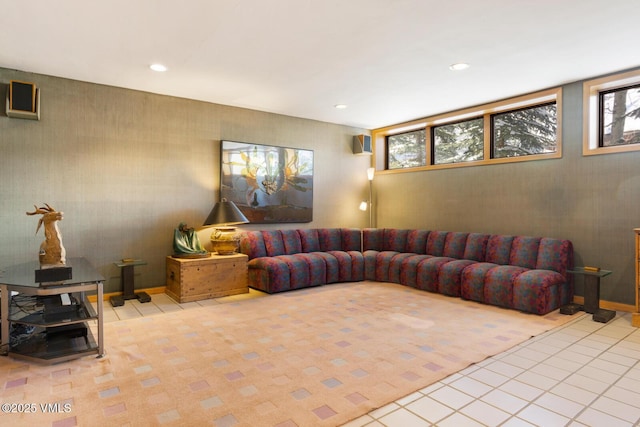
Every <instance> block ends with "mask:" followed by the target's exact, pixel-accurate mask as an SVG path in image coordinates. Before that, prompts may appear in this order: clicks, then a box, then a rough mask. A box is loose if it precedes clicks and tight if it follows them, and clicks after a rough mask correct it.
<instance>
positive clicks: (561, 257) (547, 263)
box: [535, 237, 573, 278]
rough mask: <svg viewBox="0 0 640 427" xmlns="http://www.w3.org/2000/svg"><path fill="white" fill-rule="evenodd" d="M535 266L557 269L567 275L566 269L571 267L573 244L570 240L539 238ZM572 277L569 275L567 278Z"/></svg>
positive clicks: (544, 268) (542, 268) (543, 268)
mask: <svg viewBox="0 0 640 427" xmlns="http://www.w3.org/2000/svg"><path fill="white" fill-rule="evenodd" d="M535 268H537V269H540V270H553V271H557V272H558V273H560V274H562V275H563V276H565V277H567V270H570V269H571V268H573V244H572V243H571V241H569V240H560V239H552V238H549V237H543V238H542V239H540V247H539V248H538V258H537V260H536V266H535ZM572 277H573V275H569V277H568V278H572Z"/></svg>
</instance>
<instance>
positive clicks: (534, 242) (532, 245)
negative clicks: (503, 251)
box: [509, 236, 540, 268]
mask: <svg viewBox="0 0 640 427" xmlns="http://www.w3.org/2000/svg"><path fill="white" fill-rule="evenodd" d="M539 246H540V237H529V236H516V237H515V238H514V239H513V242H512V243H511V253H510V254H509V265H516V266H518V267H524V268H536V262H537V260H538V247H539Z"/></svg>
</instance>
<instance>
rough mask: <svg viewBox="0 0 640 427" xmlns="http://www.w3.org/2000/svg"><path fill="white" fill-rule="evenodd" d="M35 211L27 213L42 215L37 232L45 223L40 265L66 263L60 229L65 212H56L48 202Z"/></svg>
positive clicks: (45, 266)
mask: <svg viewBox="0 0 640 427" xmlns="http://www.w3.org/2000/svg"><path fill="white" fill-rule="evenodd" d="M33 207H34V208H36V210H35V211H33V212H27V215H42V217H41V218H40V221H38V228H36V234H38V231H39V230H40V227H41V226H42V224H44V238H45V241H44V242H42V244H41V245H40V254H39V258H40V267H42V268H47V267H49V268H51V267H60V266H63V265H65V264H66V262H67V259H66V251H65V249H64V246H62V235H61V234H60V230H59V229H58V221H61V220H62V216H63V212H56V210H55V209H54V208H52V207H51V206H49V205H48V204H46V203H45V204H44V207H41V208H39V207H37V206H36V205H33Z"/></svg>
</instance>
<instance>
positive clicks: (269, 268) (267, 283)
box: [247, 257, 291, 293]
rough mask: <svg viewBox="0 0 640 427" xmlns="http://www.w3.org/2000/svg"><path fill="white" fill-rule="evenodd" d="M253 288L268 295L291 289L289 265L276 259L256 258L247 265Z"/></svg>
mask: <svg viewBox="0 0 640 427" xmlns="http://www.w3.org/2000/svg"><path fill="white" fill-rule="evenodd" d="M247 267H248V276H249V277H248V278H249V283H250V284H251V287H253V288H256V289H259V290H261V291H264V292H268V293H275V292H282V291H288V290H290V289H291V280H290V278H291V274H290V273H289V265H288V264H287V263H286V262H285V261H284V260H281V259H279V258H276V257H260V258H254V259H252V260H250V261H249V263H248V264H247Z"/></svg>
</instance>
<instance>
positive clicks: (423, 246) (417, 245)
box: [407, 230, 429, 254]
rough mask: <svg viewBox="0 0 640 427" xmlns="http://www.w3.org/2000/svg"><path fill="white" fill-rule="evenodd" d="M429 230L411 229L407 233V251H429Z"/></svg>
mask: <svg viewBox="0 0 640 427" xmlns="http://www.w3.org/2000/svg"><path fill="white" fill-rule="evenodd" d="M428 237H429V232H428V231H427V230H410V231H409V233H408V234H407V252H411V253H414V254H425V253H426V252H427V238H428Z"/></svg>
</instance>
